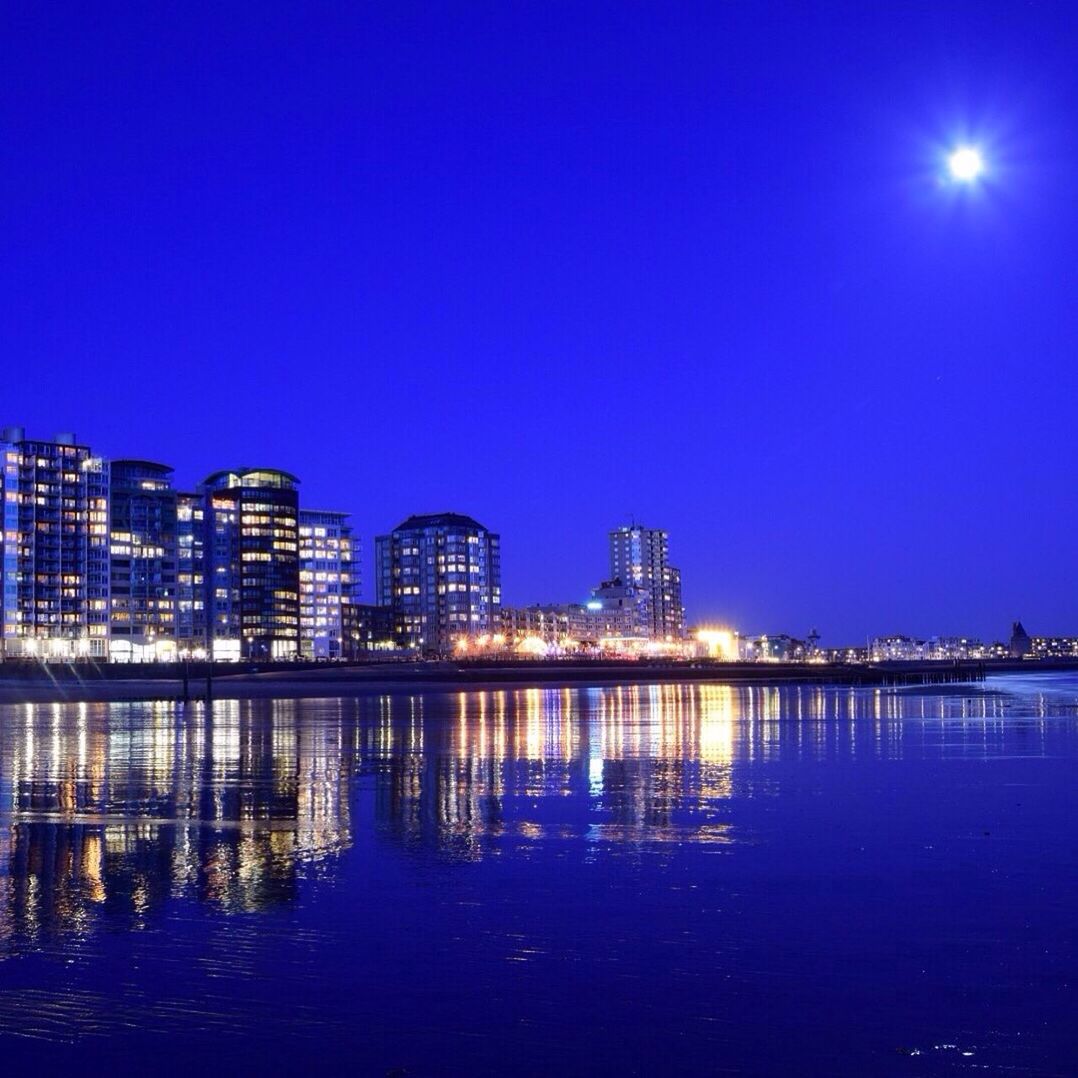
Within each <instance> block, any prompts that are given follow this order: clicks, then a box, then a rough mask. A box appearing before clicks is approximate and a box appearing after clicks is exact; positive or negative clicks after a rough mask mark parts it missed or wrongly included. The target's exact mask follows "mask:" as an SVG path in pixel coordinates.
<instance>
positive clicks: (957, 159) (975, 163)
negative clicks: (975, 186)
mask: <svg viewBox="0 0 1078 1078" xmlns="http://www.w3.org/2000/svg"><path fill="white" fill-rule="evenodd" d="M947 167H948V168H949V169H950V170H951V178H952V179H955V180H958V181H959V182H961V183H972V182H973V181H974V180H975V179H977V177H978V176H980V174H981V173H982V172H984V158H982V157H981V152H980V150H977V149H975V148H974V147H973V146H959V148H958V149H957V150H955V151H954V153H952V154H951V156H950V157H948V158H947Z"/></svg>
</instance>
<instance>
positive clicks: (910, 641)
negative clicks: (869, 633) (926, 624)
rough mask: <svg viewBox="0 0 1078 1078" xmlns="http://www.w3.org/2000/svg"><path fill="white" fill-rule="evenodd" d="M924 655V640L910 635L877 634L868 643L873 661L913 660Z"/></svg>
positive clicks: (919, 658)
mask: <svg viewBox="0 0 1078 1078" xmlns="http://www.w3.org/2000/svg"><path fill="white" fill-rule="evenodd" d="M924 657H925V642H924V641H923V640H915V639H914V638H913V637H911V636H877V637H875V638H874V639H873V640H872V641H871V642H870V644H869V658H870V659H871V661H872V662H874V663H885V662H913V661H915V660H921V659H923V658H924Z"/></svg>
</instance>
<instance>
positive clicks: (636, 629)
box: [587, 577, 661, 640]
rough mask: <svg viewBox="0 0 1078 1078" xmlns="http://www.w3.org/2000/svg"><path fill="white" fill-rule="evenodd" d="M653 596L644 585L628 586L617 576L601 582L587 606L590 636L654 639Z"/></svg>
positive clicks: (631, 584) (599, 637) (601, 638)
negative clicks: (590, 625) (590, 628)
mask: <svg viewBox="0 0 1078 1078" xmlns="http://www.w3.org/2000/svg"><path fill="white" fill-rule="evenodd" d="M652 595H653V592H652V589H651V588H649V587H647V586H646V585H638V584H633V583H627V582H626V581H624V580H622V579H621V578H620V577H615V578H614V579H613V580H604V581H603V582H602V583H601V584H600V585H599V586H598V587H597V588H593V589H592V592H591V598H590V599H589V600H588V604H587V612H588V615H589V616H590V620H591V622H592V632H591V635H592V637H593V638H594V639H598V640H603V639H610V638H612V637H618V638H620V639H623V640H629V639H656V637H655V636H654V632H655V617H654V610H653V607H652ZM660 639H661V638H660Z"/></svg>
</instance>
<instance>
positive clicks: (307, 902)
mask: <svg viewBox="0 0 1078 1078" xmlns="http://www.w3.org/2000/svg"><path fill="white" fill-rule="evenodd" d="M1076 713H1078V680H1072V679H1068V678H1065V677H1042V678H1031V679H1025V680H1021V679H1000V680H998V681H994V682H989V683H988V684H987V685H984V686H978V687H976V688H956V687H947V688H932V689H927V690H900V691H892V690H886V691H873V690H850V689H833V690H827V689H820V688H815V687H813V688H800V689H799V688H790V687H782V688H729V687H721V686H705V685H689V686H661V687H651V688H649V687H632V688H621V689H617V688H612V689H571V690H548V689H531V690H522V691H514V690H509V691H496V692H462V693H442V694H435V693H431V694H421V695H411V696H410V695H408V694H406V693H403V694H396V695H393V696H387V697H371V698H368V699H359V700H351V699H349V700H317V701H313V700H308V701H291V700H264V701H250V702H243V703H235V702H218V703H216V704H215V706H214V708H213V712H212V715H207V714H206V712H205V710H204V708H203V706H202V705H201V704H197V705H191V706H190V707H189V708H188V709H187V710H186V711H185V710H184V709H183V708H182V706H179V705H173V704H130V703H124V704H113V705H102V704H84V705H62V706H61V705H56V706H54V705H27V706H6V707H2V708H0V1059H2V1060H3V1061H4V1067H5V1070H6V1072H7V1073H16V1068H17V1067H18V1066H19V1065H30V1064H33V1065H35V1066H37V1067H41V1065H42V1064H48V1065H53V1064H55V1065H58V1066H70V1067H76V1068H78V1069H79V1070H80V1071H81V1072H83V1073H90V1074H94V1073H107V1074H112V1075H118V1074H147V1073H155V1074H164V1075H169V1074H187V1075H189V1074H191V1073H195V1074H217V1073H228V1074H233V1075H235V1074H248V1073H264V1074H292V1073H297V1074H298V1073H308V1072H313V1071H314V1070H315V1069H319V1068H322V1067H336V1068H340V1070H341V1072H342V1073H348V1074H372V1075H383V1074H389V1073H394V1074H404V1075H446V1074H510V1073H512V1074H556V1075H577V1074H579V1075H601V1074H656V1073H664V1074H718V1073H741V1074H754V1075H755V1074H795V1073H796V1074H819V1075H835V1074H866V1073H873V1074H898V1075H922V1074H949V1073H966V1072H977V1073H983V1072H985V1071H986V1070H987V1071H988V1072H989V1073H1007V1074H1018V1075H1023V1074H1038V1075H1039V1074H1046V1075H1047V1074H1060V1075H1062V1074H1074V1073H1076V1072H1078V1032H1076V1024H1075V1018H1076V1017H1078V966H1076V954H1075V951H1076V944H1075V928H1076V923H1078V917H1076V914H1078V900H1076V897H1075V896H1076V892H1075V885H1076V883H1078V846H1076V841H1075V839H1076V834H1078V823H1076V816H1075V810H1076V808H1078V782H1076V765H1078V718H1076Z"/></svg>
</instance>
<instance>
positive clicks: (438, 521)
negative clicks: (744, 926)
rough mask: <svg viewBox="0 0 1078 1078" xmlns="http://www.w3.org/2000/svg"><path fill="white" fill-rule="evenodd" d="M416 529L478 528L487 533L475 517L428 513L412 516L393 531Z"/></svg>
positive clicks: (458, 514) (461, 514) (459, 514)
mask: <svg viewBox="0 0 1078 1078" xmlns="http://www.w3.org/2000/svg"><path fill="white" fill-rule="evenodd" d="M415 528H478V529H479V530H480V531H486V530H487V529H486V528H484V527H483V525H482V524H480V523H479V521H478V520H476V519H475V518H474V517H468V516H465V515H464V514H463V513H426V514H416V515H413V516H410V517H409V518H408V519H407V520H406V521H404V522H403V523H401V524H398V525H397V526H396V527H395V528H394V529H393V530H394V531H398V532H402V531H411V530H413V529H415Z"/></svg>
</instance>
